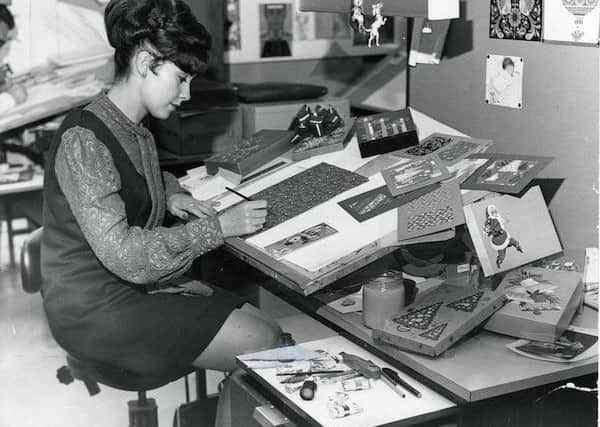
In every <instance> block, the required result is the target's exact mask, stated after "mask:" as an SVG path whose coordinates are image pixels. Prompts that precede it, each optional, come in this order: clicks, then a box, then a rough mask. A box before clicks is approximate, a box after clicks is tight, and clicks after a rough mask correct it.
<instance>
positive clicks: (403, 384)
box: [381, 368, 421, 397]
mask: <svg viewBox="0 0 600 427" xmlns="http://www.w3.org/2000/svg"><path fill="white" fill-rule="evenodd" d="M381 373H382V374H383V375H385V376H387V377H388V378H389V379H390V380H392V381H393V382H394V383H395V384H396V385H399V386H401V387H403V388H404V389H406V390H407V391H408V392H409V393H411V394H413V395H415V396H416V397H421V392H420V391H419V390H417V389H416V388H414V387H413V386H411V385H410V384H408V383H407V382H406V381H404V380H403V379H402V378H400V376H399V375H398V373H397V372H396V371H394V370H393V369H390V368H381Z"/></svg>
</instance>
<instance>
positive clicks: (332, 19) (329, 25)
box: [315, 13, 352, 39]
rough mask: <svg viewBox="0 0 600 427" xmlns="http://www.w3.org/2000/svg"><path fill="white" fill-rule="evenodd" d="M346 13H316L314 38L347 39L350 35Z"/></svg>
mask: <svg viewBox="0 0 600 427" xmlns="http://www.w3.org/2000/svg"><path fill="white" fill-rule="evenodd" d="M349 20H350V17H349V16H348V14H347V13H316V14H315V38H317V39H349V38H350V37H351V35H352V32H351V31H350V25H348V21H349Z"/></svg>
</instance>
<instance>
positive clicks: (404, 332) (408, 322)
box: [373, 283, 505, 356]
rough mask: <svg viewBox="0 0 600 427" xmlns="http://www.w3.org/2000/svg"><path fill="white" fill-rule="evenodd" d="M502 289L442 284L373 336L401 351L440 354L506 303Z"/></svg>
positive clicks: (376, 331)
mask: <svg viewBox="0 0 600 427" xmlns="http://www.w3.org/2000/svg"><path fill="white" fill-rule="evenodd" d="M504 301H505V296H504V294H503V293H501V292H494V291H491V290H489V289H474V288H470V287H465V286H455V285H450V284H448V283H443V284H441V285H440V286H438V287H437V288H435V289H433V290H431V291H430V292H427V293H425V294H424V295H422V296H421V297H417V301H416V302H415V303H413V304H411V305H409V306H407V307H405V308H403V309H402V310H401V311H400V312H399V313H398V314H397V315H396V316H394V317H393V318H392V319H391V320H389V321H387V322H386V324H385V326H384V327H383V328H382V329H373V339H374V340H376V341H379V342H383V343H386V344H391V345H393V346H395V347H398V348H400V349H402V350H409V351H414V352H416V353H423V354H427V355H429V356H439V355H440V354H442V353H443V352H444V351H446V350H447V349H448V348H449V347H450V346H452V345H453V344H455V343H456V342H457V341H459V340H460V339H461V338H462V337H463V336H465V335H466V334H467V333H468V332H470V331H471V330H473V329H474V328H476V327H477V326H478V325H480V324H481V323H482V322H483V321H485V320H486V319H487V318H488V317H490V316H491V315H492V314H493V313H494V312H496V311H497V310H499V309H500V308H501V307H502V305H503V304H504Z"/></svg>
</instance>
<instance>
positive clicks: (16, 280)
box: [0, 224, 332, 427]
mask: <svg viewBox="0 0 600 427" xmlns="http://www.w3.org/2000/svg"><path fill="white" fill-rule="evenodd" d="M16 226H17V227H18V224H17V225H16ZM23 237H24V236H22V235H21V236H18V237H17V244H16V246H17V247H20V244H21V242H22V239H23ZM7 240H8V239H7V236H6V229H5V226H4V227H3V228H2V231H1V232H0V427H16V426H18V427H83V426H85V427H112V426H115V427H117V426H121V427H124V426H127V425H128V415H127V406H126V402H127V401H128V400H131V399H134V398H135V394H134V393H130V392H124V391H119V390H115V389H111V388H109V387H103V386H100V387H101V389H102V391H101V393H100V394H98V395H96V396H93V397H90V396H89V395H88V394H87V391H86V389H85V386H84V385H83V384H82V383H80V382H75V383H72V384H70V385H68V386H65V385H63V384H60V383H59V382H58V380H57V379H56V377H55V375H56V369H57V368H59V367H60V366H62V365H64V364H65V357H64V352H63V351H62V350H61V349H60V348H59V347H58V346H57V345H56V343H55V342H54V340H53V339H52V337H51V335H50V332H49V330H48V326H47V324H46V321H45V317H44V315H43V308H42V302H41V298H40V296H39V295H37V294H36V295H31V294H26V293H24V292H23V291H22V289H21V284H20V277H19V270H18V266H10V264H9V261H8V246H7V244H8V242H7ZM17 259H18V258H17ZM277 310H281V307H277ZM267 311H268V310H267ZM280 323H282V327H283V328H284V330H288V331H290V332H292V333H293V334H294V336H295V337H296V338H297V339H298V340H299V341H302V340H305V339H307V338H308V337H310V338H313V339H317V338H323V337H326V336H330V335H331V334H332V331H330V330H328V329H326V328H324V327H322V326H321V325H320V324H318V323H317V322H315V321H314V320H312V319H309V318H308V317H306V316H304V315H300V314H296V315H295V316H291V317H289V316H288V317H287V318H286V319H283V320H282V321H281V322H280ZM299 324H301V325H302V327H298V326H297V325H299ZM308 331H310V333H309V332H308ZM221 378H222V374H220V373H218V372H209V373H208V392H209V393H214V392H215V391H216V384H217V383H218V382H219V381H220V379H221ZM190 380H192V381H193V378H191V377H190ZM192 388H193V387H192ZM191 392H192V398H193V390H192V391H191ZM149 395H150V397H153V398H155V399H156V401H157V404H158V416H159V423H160V425H161V426H171V425H172V420H173V414H174V412H175V408H176V407H177V406H179V405H180V404H182V403H184V402H185V387H184V381H183V380H180V381H177V382H174V383H171V384H168V385H167V386H165V387H162V388H160V389H157V390H154V391H152V392H150V393H149Z"/></svg>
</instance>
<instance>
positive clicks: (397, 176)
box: [381, 157, 450, 196]
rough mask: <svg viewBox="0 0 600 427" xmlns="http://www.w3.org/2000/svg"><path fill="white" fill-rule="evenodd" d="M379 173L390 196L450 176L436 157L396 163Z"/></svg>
mask: <svg viewBox="0 0 600 427" xmlns="http://www.w3.org/2000/svg"><path fill="white" fill-rule="evenodd" d="M381 174H382V175H383V179H384V180H385V183H386V184H387V186H388V189H389V190H390V193H391V194H392V196H398V195H400V194H404V193H408V192H410V191H414V190H418V189H419V188H422V187H426V186H428V185H431V184H436V183H438V182H440V181H443V180H445V179H447V178H449V177H450V172H448V169H446V167H444V166H443V165H442V163H441V162H440V160H439V158H437V157H429V158H427V159H420V160H414V161H411V162H408V163H403V164H400V165H396V166H393V167H391V168H389V169H386V170H384V171H383V172H381Z"/></svg>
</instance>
